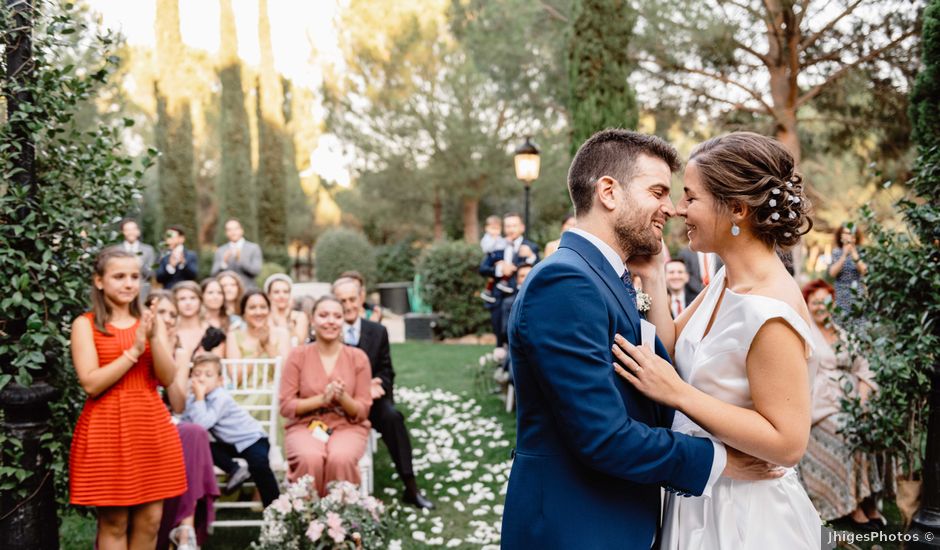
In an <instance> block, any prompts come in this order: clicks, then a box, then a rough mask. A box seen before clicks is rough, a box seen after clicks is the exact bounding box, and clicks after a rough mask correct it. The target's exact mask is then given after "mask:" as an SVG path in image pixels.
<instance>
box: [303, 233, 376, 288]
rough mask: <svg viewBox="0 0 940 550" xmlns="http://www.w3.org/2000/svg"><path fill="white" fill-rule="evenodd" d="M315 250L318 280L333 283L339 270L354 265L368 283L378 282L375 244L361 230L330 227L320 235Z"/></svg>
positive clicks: (353, 267)
mask: <svg viewBox="0 0 940 550" xmlns="http://www.w3.org/2000/svg"><path fill="white" fill-rule="evenodd" d="M313 253H314V255H315V257H316V270H317V280H318V281H321V282H324V283H331V282H333V281H335V280H336V279H337V278H338V277H339V275H340V273H342V272H344V271H349V270H351V269H352V270H356V271H358V272H359V273H362V276H363V277H365V279H366V284H367V285H369V286H372V285H374V284H375V248H373V246H372V245H371V244H369V241H368V240H366V238H365V235H363V234H362V233H359V232H358V231H353V230H352V229H345V228H338V229H331V230H329V231H327V232H325V233H324V234H323V235H321V236H320V238H319V239H317V246H316V247H315V248H314V249H313Z"/></svg>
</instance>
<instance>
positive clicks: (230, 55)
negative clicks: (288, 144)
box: [217, 0, 257, 241]
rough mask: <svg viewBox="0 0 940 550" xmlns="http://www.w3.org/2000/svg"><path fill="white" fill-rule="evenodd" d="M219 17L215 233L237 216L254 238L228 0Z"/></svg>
mask: <svg viewBox="0 0 940 550" xmlns="http://www.w3.org/2000/svg"><path fill="white" fill-rule="evenodd" d="M222 19H223V21H222V27H221V29H222V31H221V32H222V37H221V39H222V52H221V57H222V60H223V66H222V68H221V70H220V71H219V79H220V80H221V82H222V102H221V103H222V105H221V111H222V120H221V126H222V129H221V134H222V140H221V144H222V160H221V171H220V173H219V185H218V187H217V188H218V189H219V191H220V192H219V229H218V231H217V233H218V234H219V236H221V235H222V233H223V226H224V224H225V220H227V219H229V218H237V219H238V220H239V221H240V222H241V224H242V227H243V228H244V229H245V236H246V238H247V239H248V240H251V241H254V240H256V239H257V227H256V222H257V218H256V215H255V192H254V182H253V177H254V175H253V174H252V172H251V135H250V133H249V127H248V112H247V111H246V110H245V91H244V88H243V87H242V66H241V62H240V60H239V58H238V41H237V36H236V31H235V15H234V12H233V10H232V2H231V0H225V1H223V2H222Z"/></svg>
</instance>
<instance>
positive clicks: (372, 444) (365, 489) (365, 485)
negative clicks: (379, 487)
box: [359, 430, 381, 497]
mask: <svg viewBox="0 0 940 550" xmlns="http://www.w3.org/2000/svg"><path fill="white" fill-rule="evenodd" d="M379 437H381V436H380V435H379V432H377V431H375V430H369V440H368V443H367V444H366V452H364V453H362V458H360V459H359V477H361V478H362V483H360V484H359V493H360V494H361V495H362V496H364V497H367V496H369V495H371V494H372V492H373V491H374V490H375V474H374V473H373V471H372V455H373V454H374V453H375V449H376V445H378V441H379Z"/></svg>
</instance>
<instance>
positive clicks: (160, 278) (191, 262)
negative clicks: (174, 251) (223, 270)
mask: <svg viewBox="0 0 940 550" xmlns="http://www.w3.org/2000/svg"><path fill="white" fill-rule="evenodd" d="M183 261H184V264H185V265H183V267H177V268H176V271H175V272H174V273H170V272H169V271H167V269H166V268H167V266H168V265H170V254H169V253H166V254H164V255H163V257H162V258H160V265H159V266H158V267H157V271H156V275H157V282H158V283H160V284H161V285H163V288H165V289H167V290H169V289H171V288H173V285H175V284H176V283H178V282H180V281H195V280H196V276H197V274H198V273H199V256H197V255H196V253H195V252H194V251H192V250H190V249H188V248H184V249H183Z"/></svg>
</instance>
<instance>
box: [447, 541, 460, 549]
mask: <svg viewBox="0 0 940 550" xmlns="http://www.w3.org/2000/svg"><path fill="white" fill-rule="evenodd" d="M462 542H463V541H462V540H460V539H450V540H449V541H447V545H446V546H447V547H448V548H454V547H455V546H460V543H462Z"/></svg>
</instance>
